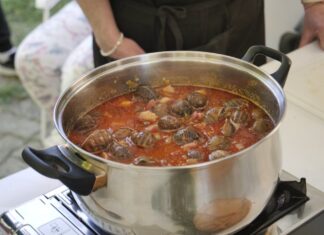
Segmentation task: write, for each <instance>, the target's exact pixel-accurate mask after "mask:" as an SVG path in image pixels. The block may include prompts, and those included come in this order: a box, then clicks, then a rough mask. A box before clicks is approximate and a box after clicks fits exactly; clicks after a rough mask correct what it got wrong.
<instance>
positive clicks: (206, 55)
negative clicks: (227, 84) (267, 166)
mask: <svg viewBox="0 0 324 235" xmlns="http://www.w3.org/2000/svg"><path fill="white" fill-rule="evenodd" d="M162 61H191V62H205V63H219V62H222V64H226V65H230V66H233V65H235V66H240V68H242V69H243V70H244V71H246V72H248V73H250V74H257V73H259V74H261V75H262V77H263V78H266V79H269V82H271V85H272V86H275V89H277V91H279V93H280V95H281V96H282V100H283V102H282V112H281V115H280V117H279V120H278V122H277V123H276V124H275V127H274V128H273V129H272V131H270V132H269V133H268V134H267V135H266V136H264V137H263V138H261V139H260V140H259V141H257V142H256V143H254V144H252V145H250V146H249V147H246V148H244V149H243V150H240V151H238V152H236V153H233V154H231V155H228V156H226V157H224V158H221V159H216V160H213V161H207V162H202V163H197V164H192V165H185V166H158V167H156V166H136V165H133V164H125V163H119V162H116V161H112V160H107V159H104V158H101V157H99V156H97V155H95V154H92V153H90V152H87V151H85V150H83V149H82V148H81V147H79V146H77V145H76V144H74V143H73V142H72V141H70V139H69V138H68V137H67V135H66V134H65V132H64V130H63V128H62V121H61V120H62V113H59V112H58V109H59V107H60V106H61V105H62V104H61V103H62V100H64V99H66V97H67V96H69V95H70V97H68V99H67V101H66V102H65V104H64V107H65V106H66V105H67V104H68V102H69V100H70V99H71V98H72V97H73V94H72V95H71V93H73V92H72V91H73V89H72V88H74V89H75V90H79V89H82V87H84V86H86V85H87V84H88V82H90V81H92V80H95V79H96V78H98V77H100V76H102V75H103V74H105V73H112V72H116V71H119V70H122V69H127V67H132V66H135V65H143V64H144V63H145V64H150V63H156V62H162ZM256 72H257V73H256ZM89 79H90V80H89ZM86 80H89V81H87V82H85V81H86ZM82 81H83V82H82ZM261 82H262V81H261ZM263 83H264V81H263ZM265 85H266V86H267V87H269V85H268V84H265ZM286 106H287V100H286V96H285V93H284V91H283V88H282V87H281V86H280V85H279V83H278V82H277V81H276V80H275V79H274V78H273V77H272V76H271V75H270V74H267V73H266V72H265V71H263V70H262V69H260V68H259V67H258V66H256V65H254V64H252V63H250V62H247V61H245V60H242V59H238V58H235V57H231V56H227V55H223V54H217V53H211V52H199V51H165V52H154V53H146V54H143V55H137V56H132V57H127V58H124V59H120V60H117V61H114V62H110V63H107V64H104V65H102V66H99V67H97V68H95V69H94V70H91V71H89V72H88V73H86V74H85V75H83V76H81V77H80V78H79V79H77V80H76V81H75V82H74V83H73V84H72V85H71V86H70V87H69V88H68V89H66V90H65V91H64V92H63V93H62V94H61V95H60V97H59V98H58V99H57V101H56V104H55V107H54V112H53V119H54V125H55V128H56V130H57V131H58V133H59V134H60V136H61V137H62V138H63V139H64V141H65V142H67V143H68V146H69V147H71V148H72V149H73V150H74V151H76V152H77V153H80V154H81V155H82V156H84V155H86V156H88V157H91V158H93V159H95V160H97V161H99V162H102V163H105V164H108V165H109V166H110V167H115V168H119V169H127V170H140V171H142V170H145V171H152V170H154V171H166V170H167V171H178V170H193V169H194V170H197V169H203V168H206V167H208V166H209V165H211V164H216V163H219V162H222V161H227V160H230V159H232V158H235V157H238V155H242V156H244V155H245V154H246V153H247V152H248V151H250V150H251V149H253V148H256V147H257V146H258V145H260V144H262V143H263V142H264V141H266V140H268V139H269V138H270V137H271V136H272V135H274V133H275V132H277V131H278V129H279V127H280V124H281V122H282V121H283V119H284V117H285V114H286Z"/></svg>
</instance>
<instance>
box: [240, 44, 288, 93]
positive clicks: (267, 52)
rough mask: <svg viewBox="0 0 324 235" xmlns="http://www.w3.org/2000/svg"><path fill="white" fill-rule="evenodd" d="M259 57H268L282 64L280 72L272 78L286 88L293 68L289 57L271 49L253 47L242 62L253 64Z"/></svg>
mask: <svg viewBox="0 0 324 235" xmlns="http://www.w3.org/2000/svg"><path fill="white" fill-rule="evenodd" d="M257 55H264V56H268V57H270V58H272V59H275V60H277V61H279V62H281V64H280V66H279V68H278V70H277V71H276V72H274V73H273V74H271V76H272V77H273V78H274V79H276V81H277V82H278V83H279V84H280V85H281V87H284V85H285V82H286V79H287V75H288V72H289V69H290V66H291V60H290V59H289V58H288V56H286V55H285V54H284V53H282V52H280V51H277V50H274V49H272V48H269V47H265V46H252V47H250V48H249V49H248V50H247V52H246V53H245V55H244V56H243V57H242V60H245V61H247V62H250V63H253V61H254V58H255V57H256V56H257Z"/></svg>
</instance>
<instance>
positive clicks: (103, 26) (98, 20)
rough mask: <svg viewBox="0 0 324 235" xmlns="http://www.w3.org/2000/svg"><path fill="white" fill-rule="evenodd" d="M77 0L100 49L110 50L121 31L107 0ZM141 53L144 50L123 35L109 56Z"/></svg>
mask: <svg viewBox="0 0 324 235" xmlns="http://www.w3.org/2000/svg"><path fill="white" fill-rule="evenodd" d="M77 2H78V3H79V5H80V7H81V9H82V10H83V12H84V14H85V15H86V17H87V18H88V20H89V22H90V25H91V27H92V30H93V33H94V35H95V39H96V42H97V44H98V46H99V47H100V49H101V50H102V51H104V52H107V51H110V50H111V49H112V48H113V47H114V46H115V45H116V43H117V41H118V39H119V37H120V34H121V32H120V31H119V29H118V27H117V25H116V21H115V18H114V15H113V12H112V9H111V6H110V2H109V0H96V1H95V3H94V2H93V1H89V0H77ZM143 53H145V52H144V50H143V49H142V48H141V47H140V46H139V45H138V44H137V43H136V42H135V41H134V40H132V39H130V38H126V37H125V38H124V39H123V40H122V42H121V44H120V45H119V46H118V47H117V49H116V51H115V52H114V53H113V54H112V55H111V56H110V57H112V58H115V59H121V58H125V57H129V56H133V55H139V54H143Z"/></svg>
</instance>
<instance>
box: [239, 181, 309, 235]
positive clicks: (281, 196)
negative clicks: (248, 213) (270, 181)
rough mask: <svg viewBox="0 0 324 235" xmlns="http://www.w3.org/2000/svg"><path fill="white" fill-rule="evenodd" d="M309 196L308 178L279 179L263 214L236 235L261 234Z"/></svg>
mask: <svg viewBox="0 0 324 235" xmlns="http://www.w3.org/2000/svg"><path fill="white" fill-rule="evenodd" d="M308 200H309V198H308V197H307V196H306V179H305V178H301V180H300V182H298V181H279V183H278V185H277V188H276V190H275V192H274V194H273V196H272V197H271V199H270V201H269V202H268V204H267V206H266V207H265V208H264V210H263V211H262V212H261V214H260V215H259V216H258V217H257V218H256V219H255V220H254V221H253V222H252V223H251V224H249V225H248V226H247V227H245V228H244V229H243V230H240V231H239V232H237V233H235V235H259V234H262V233H263V232H264V231H265V230H266V229H267V228H268V227H269V226H270V225H272V224H273V223H274V222H275V221H277V220H279V219H280V218H282V217H283V216H285V215H286V214H288V213H290V212H291V211H293V210H294V209H296V208H298V207H299V206H301V205H302V204H304V203H305V202H306V201H308Z"/></svg>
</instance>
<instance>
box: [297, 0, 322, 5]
mask: <svg viewBox="0 0 324 235" xmlns="http://www.w3.org/2000/svg"><path fill="white" fill-rule="evenodd" d="M301 2H302V3H303V4H307V3H317V2H324V1H323V0H301Z"/></svg>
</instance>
